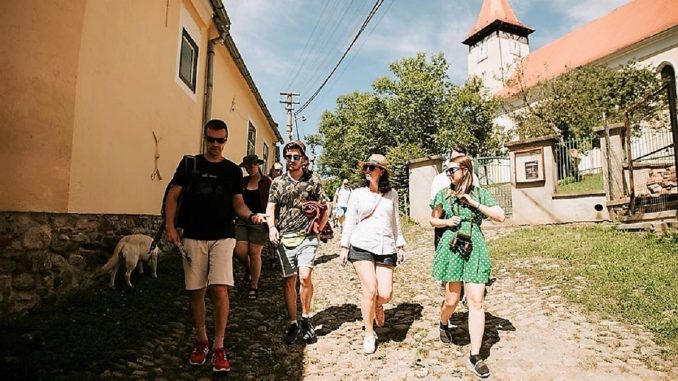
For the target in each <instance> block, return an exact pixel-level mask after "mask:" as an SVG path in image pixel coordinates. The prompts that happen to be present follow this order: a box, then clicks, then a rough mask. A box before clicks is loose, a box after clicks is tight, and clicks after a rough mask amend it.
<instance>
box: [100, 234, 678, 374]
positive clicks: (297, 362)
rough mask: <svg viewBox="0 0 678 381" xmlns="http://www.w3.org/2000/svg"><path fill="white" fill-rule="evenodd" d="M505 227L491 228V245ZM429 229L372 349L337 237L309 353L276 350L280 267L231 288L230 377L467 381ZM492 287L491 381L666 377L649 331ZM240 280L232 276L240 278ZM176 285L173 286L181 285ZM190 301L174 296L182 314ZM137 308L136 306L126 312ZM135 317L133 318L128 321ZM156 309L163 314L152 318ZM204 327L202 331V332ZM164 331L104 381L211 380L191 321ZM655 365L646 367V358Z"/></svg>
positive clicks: (546, 297) (501, 273)
mask: <svg viewBox="0 0 678 381" xmlns="http://www.w3.org/2000/svg"><path fill="white" fill-rule="evenodd" d="M509 231H510V228H508V229H507V228H491V229H486V235H487V236H488V238H489V239H493V238H494V237H496V236H498V235H501V234H506V233H508V232H509ZM430 235H431V232H430V231H429V230H428V229H424V228H421V227H417V226H413V227H409V228H407V229H406V237H407V239H408V244H409V252H408V254H409V255H408V257H407V260H406V262H405V263H404V264H403V265H402V266H401V267H399V268H398V269H397V270H396V278H395V286H394V288H395V290H394V291H395V292H394V293H395V297H394V299H393V301H392V303H391V304H389V305H387V306H386V325H385V326H384V327H383V328H381V329H378V331H377V332H378V334H379V343H378V348H377V352H376V353H375V354H374V355H371V356H365V355H364V354H363V353H362V331H361V325H362V322H361V318H360V310H359V306H358V305H359V283H358V279H357V277H356V275H355V273H354V271H353V269H352V268H351V267H340V266H339V265H338V261H337V243H336V240H335V241H333V242H330V243H328V244H325V245H322V248H321V252H320V255H319V265H318V266H317V268H316V270H315V272H314V284H315V287H316V288H315V295H316V296H315V301H314V317H313V321H314V323H315V325H316V327H317V333H318V341H317V343H314V344H308V345H301V344H298V345H293V346H290V347H287V346H285V345H284V344H283V343H282V338H281V334H282V331H283V329H284V327H285V324H286V321H287V317H286V314H285V312H284V303H283V301H282V292H281V290H280V287H279V280H278V275H277V271H276V270H274V272H273V273H272V272H271V270H270V267H265V271H266V274H265V275H264V278H263V283H262V284H261V286H260V294H259V295H260V297H259V299H258V300H257V301H256V302H250V301H248V300H247V299H246V298H245V291H244V290H243V287H237V288H236V289H234V290H232V292H231V307H232V311H231V317H230V322H229V327H228V330H227V337H226V347H227V348H228V349H229V358H230V360H231V366H232V371H231V372H230V373H229V374H228V376H226V377H227V378H231V379H252V380H255V379H256V380H267V379H270V380H273V379H288V380H299V379H305V380H416V379H429V380H435V379H441V380H442V379H468V380H471V379H474V376H473V375H472V374H471V373H470V372H469V371H468V370H467V369H466V367H465V361H466V358H467V356H468V350H469V349H468V348H469V347H468V343H469V341H468V336H467V333H466V318H467V313H466V311H465V309H464V308H463V307H460V308H459V309H458V310H457V312H456V313H455V314H454V315H453V319H452V320H453V323H456V324H457V326H458V329H457V330H456V332H455V339H456V345H445V344H442V343H441V342H440V341H439V340H438V330H437V319H438V308H439V305H440V300H441V293H440V288H439V286H438V285H437V284H436V283H435V282H434V281H433V280H432V278H431V276H430V263H431V260H432V255H433V253H432V250H431V248H430V247H431V243H430ZM493 276H495V277H496V278H497V280H496V282H495V283H494V284H493V285H492V286H491V287H489V293H488V296H487V301H486V306H487V308H486V311H487V315H486V317H487V319H486V330H485V339H484V346H483V350H482V353H483V354H485V355H487V356H488V358H487V363H488V366H489V367H490V370H491V372H492V375H491V379H494V380H590V379H595V380H671V379H676V378H677V377H678V373H676V370H675V366H673V365H674V364H673V362H671V361H667V360H661V359H660V358H659V357H658V356H657V354H658V352H659V349H658V347H657V346H656V345H655V344H654V343H653V342H652V341H651V339H650V337H651V335H650V334H648V333H647V332H646V331H643V330H642V329H641V328H638V327H627V326H624V325H622V324H620V323H617V322H614V321H596V322H592V321H589V320H588V319H586V318H584V317H583V315H582V314H581V313H579V312H578V311H577V308H576V307H572V306H569V305H567V304H566V303H565V302H564V301H563V299H562V298H561V297H560V296H559V295H558V292H557V290H556V289H554V288H553V287H550V286H548V285H540V286H538V285H535V284H532V282H531V280H530V279H529V278H527V277H526V276H524V275H521V274H519V273H509V272H508V271H506V269H502V268H495V269H494V274H493ZM236 279H239V278H238V275H236ZM179 282H180V280H179V279H177V286H178V287H179V286H180V283H179ZM186 304H187V302H186V299H185V298H180V300H176V302H175V305H176V306H177V308H183V309H185V308H186ZM132 308H133V306H132ZM133 313H134V312H133V311H130V316H133ZM158 313H161V311H158ZM209 327H211V324H210V323H208V330H209ZM162 328H163V329H162V331H167V332H169V334H168V335H163V336H159V337H157V338H155V339H154V340H152V341H148V342H146V343H145V344H143V345H140V346H138V347H135V349H131V351H132V352H133V353H134V354H135V355H134V356H133V358H135V360H130V359H126V360H121V361H114V362H112V363H111V364H110V367H109V369H108V370H106V371H104V372H103V373H101V374H100V377H102V378H105V379H129V378H131V379H137V380H150V379H165V380H175V379H181V380H196V379H210V378H212V377H213V376H212V375H211V367H210V366H207V365H205V366H203V367H198V368H194V367H189V366H188V365H186V358H187V355H188V353H189V351H190V346H191V345H192V340H193V338H192V329H191V328H190V324H188V321H187V320H184V321H178V322H171V323H169V324H165V325H164V326H163V327H162ZM653 356H654V363H655V364H659V365H660V367H659V368H661V369H659V370H652V369H649V368H648V366H647V365H646V362H644V361H643V359H644V358H647V357H653Z"/></svg>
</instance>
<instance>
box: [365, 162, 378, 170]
mask: <svg viewBox="0 0 678 381" xmlns="http://www.w3.org/2000/svg"><path fill="white" fill-rule="evenodd" d="M375 168H377V166H376V165H374V164H365V165H363V171H366V172H367V171H370V172H372V171H374V169H375Z"/></svg>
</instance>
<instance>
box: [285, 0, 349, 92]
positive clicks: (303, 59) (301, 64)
mask: <svg viewBox="0 0 678 381" xmlns="http://www.w3.org/2000/svg"><path fill="white" fill-rule="evenodd" d="M329 4H332V5H333V7H336V5H337V4H339V2H335V3H330V2H329V1H326V2H325V6H324V7H323V9H322V11H321V12H320V17H318V21H317V22H316V24H315V26H314V27H313V31H311V34H310V35H309V36H308V39H307V40H306V43H305V44H304V48H303V49H302V51H301V53H300V54H299V61H298V62H299V66H297V69H296V71H295V73H294V75H292V77H291V79H290V81H289V83H288V84H287V85H286V86H285V88H286V89H289V88H291V86H292V83H294V81H295V80H296V79H297V77H298V76H299V72H300V71H301V69H302V68H303V67H304V63H305V62H306V57H308V54H310V52H311V51H312V50H313V48H314V47H315V43H316V41H317V40H313V37H314V36H322V35H323V34H324V31H321V32H320V33H318V34H317V35H316V33H315V32H316V30H318V26H319V25H323V26H326V25H328V24H326V23H323V21H324V20H325V19H326V18H329V17H330V16H329V15H331V14H332V11H333V10H334V8H332V10H330V12H326V11H327V7H328V5H329ZM326 15H328V16H327V17H325V16H326ZM311 41H313V44H311V46H310V48H309V43H310V42H311Z"/></svg>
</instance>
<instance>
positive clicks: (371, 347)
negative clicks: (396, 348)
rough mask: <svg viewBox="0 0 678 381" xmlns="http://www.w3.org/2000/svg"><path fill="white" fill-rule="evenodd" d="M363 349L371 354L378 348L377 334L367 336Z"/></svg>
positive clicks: (367, 353)
mask: <svg viewBox="0 0 678 381" xmlns="http://www.w3.org/2000/svg"><path fill="white" fill-rule="evenodd" d="M363 350H364V351H365V354H366V355H371V354H372V353H374V351H376V350H377V335H374V336H365V338H364V339H363Z"/></svg>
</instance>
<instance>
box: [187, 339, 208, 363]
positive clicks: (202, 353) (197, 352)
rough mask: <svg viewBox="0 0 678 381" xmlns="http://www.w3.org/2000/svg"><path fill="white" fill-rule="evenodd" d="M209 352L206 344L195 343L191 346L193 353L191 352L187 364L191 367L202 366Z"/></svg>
mask: <svg viewBox="0 0 678 381" xmlns="http://www.w3.org/2000/svg"><path fill="white" fill-rule="evenodd" d="M209 351H210V348H209V343H208V342H197V343H195V346H193V352H191V357H190V358H189V359H188V363H189V364H191V365H202V364H204V363H205V359H206V358H207V354H208V353H209Z"/></svg>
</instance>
